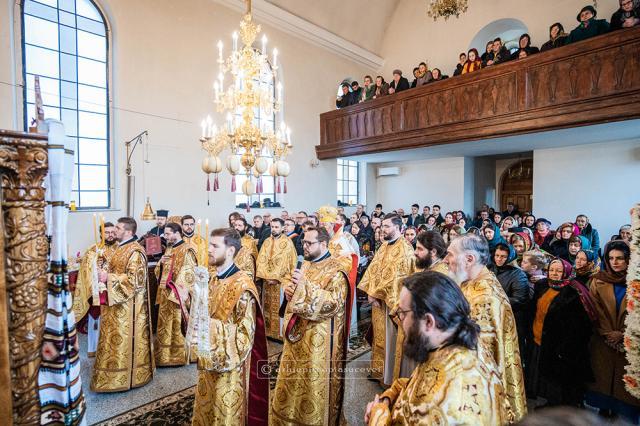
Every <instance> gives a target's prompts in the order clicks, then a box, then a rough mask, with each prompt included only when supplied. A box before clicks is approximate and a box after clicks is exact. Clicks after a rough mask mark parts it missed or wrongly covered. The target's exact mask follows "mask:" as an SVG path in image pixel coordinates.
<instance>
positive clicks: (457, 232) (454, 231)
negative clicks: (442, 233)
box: [449, 225, 467, 242]
mask: <svg viewBox="0 0 640 426" xmlns="http://www.w3.org/2000/svg"><path fill="white" fill-rule="evenodd" d="M466 233H467V231H466V230H465V229H464V227H462V226H460V225H452V226H451V228H449V241H450V242H451V241H453V240H455V239H456V238H458V237H460V236H462V235H464V234H466Z"/></svg>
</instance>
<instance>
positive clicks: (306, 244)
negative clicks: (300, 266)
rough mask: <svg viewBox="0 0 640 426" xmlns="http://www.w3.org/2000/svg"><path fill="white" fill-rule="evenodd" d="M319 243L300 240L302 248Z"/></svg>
mask: <svg viewBox="0 0 640 426" xmlns="http://www.w3.org/2000/svg"><path fill="white" fill-rule="evenodd" d="M318 243H319V241H306V240H302V245H303V246H312V245H314V244H318Z"/></svg>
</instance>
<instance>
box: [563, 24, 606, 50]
mask: <svg viewBox="0 0 640 426" xmlns="http://www.w3.org/2000/svg"><path fill="white" fill-rule="evenodd" d="M608 32H609V23H608V22H607V21H606V20H605V19H595V18H592V19H590V20H589V25H588V26H587V27H584V26H583V25H582V23H580V25H578V26H577V27H576V28H575V29H574V30H573V31H571V33H570V34H569V37H567V43H566V44H571V43H575V42H578V41H582V40H586V39H588V38H591V37H595V36H599V35H601V34H606V33H608Z"/></svg>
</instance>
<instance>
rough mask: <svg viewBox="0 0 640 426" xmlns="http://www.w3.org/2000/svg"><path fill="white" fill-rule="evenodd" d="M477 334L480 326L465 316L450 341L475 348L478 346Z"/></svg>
mask: <svg viewBox="0 0 640 426" xmlns="http://www.w3.org/2000/svg"><path fill="white" fill-rule="evenodd" d="M479 334H480V326H479V325H478V324H477V323H476V322H475V321H474V320H472V319H471V318H470V317H465V318H464V319H462V321H461V322H460V324H459V325H458V329H457V330H456V333H455V335H454V337H453V341H452V343H454V344H456V345H460V346H464V347H465V348H469V349H472V350H476V349H477V348H478V335H479Z"/></svg>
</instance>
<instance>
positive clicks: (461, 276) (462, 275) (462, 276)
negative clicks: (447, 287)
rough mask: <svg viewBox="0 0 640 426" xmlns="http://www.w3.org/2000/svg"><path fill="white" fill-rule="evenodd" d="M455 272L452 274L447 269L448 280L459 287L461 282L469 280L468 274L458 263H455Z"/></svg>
mask: <svg viewBox="0 0 640 426" xmlns="http://www.w3.org/2000/svg"><path fill="white" fill-rule="evenodd" d="M456 263H457V264H456V271H455V272H453V271H452V270H451V269H449V278H451V279H452V280H454V281H455V282H456V283H457V284H458V285H461V284H462V283H463V282H465V281H467V280H468V279H469V274H468V273H467V271H465V270H464V266H463V265H461V264H460V263H458V262H456Z"/></svg>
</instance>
